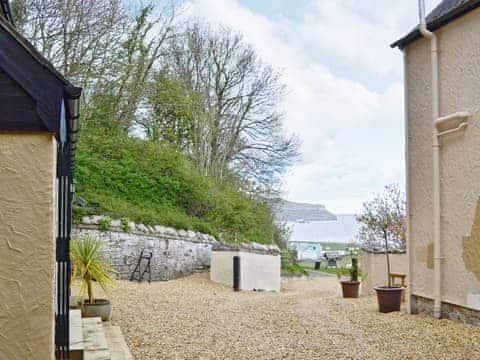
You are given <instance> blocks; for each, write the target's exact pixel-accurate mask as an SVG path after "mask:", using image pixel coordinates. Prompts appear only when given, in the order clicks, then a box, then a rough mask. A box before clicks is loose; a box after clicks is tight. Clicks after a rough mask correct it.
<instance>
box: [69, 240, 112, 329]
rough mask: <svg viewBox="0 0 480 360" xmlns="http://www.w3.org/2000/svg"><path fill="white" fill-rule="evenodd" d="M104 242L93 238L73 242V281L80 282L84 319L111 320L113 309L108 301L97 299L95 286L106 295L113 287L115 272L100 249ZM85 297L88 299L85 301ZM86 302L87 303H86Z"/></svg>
mask: <svg viewBox="0 0 480 360" xmlns="http://www.w3.org/2000/svg"><path fill="white" fill-rule="evenodd" d="M101 247H102V242H101V241H100V240H97V239H95V238H93V237H91V236H85V237H81V238H80V237H78V238H76V239H75V240H73V241H72V242H71V245H70V248H71V251H70V252H71V259H72V264H73V270H72V280H73V281H75V280H79V281H80V290H79V294H78V295H79V297H80V301H81V304H80V308H81V310H82V316H83V317H100V318H102V320H103V321H107V320H110V317H111V313H112V307H111V303H110V301H109V300H107V299H96V298H95V296H94V284H95V283H97V284H98V285H99V286H100V287H101V288H102V289H103V290H104V292H105V293H107V292H108V288H109V286H111V285H113V283H114V280H113V278H112V275H111V274H112V273H113V270H112V269H111V267H110V266H109V265H108V264H107V263H106V262H105V260H104V258H103V256H102V253H101V252H100V249H101ZM85 295H87V296H88V299H87V300H86V299H85ZM85 300H86V301H85Z"/></svg>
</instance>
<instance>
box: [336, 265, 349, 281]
mask: <svg viewBox="0 0 480 360" xmlns="http://www.w3.org/2000/svg"><path fill="white" fill-rule="evenodd" d="M335 273H336V275H337V278H338V280H340V279H341V278H342V277H343V276H349V275H350V274H351V273H350V269H348V268H346V267H338V268H336V269H335Z"/></svg>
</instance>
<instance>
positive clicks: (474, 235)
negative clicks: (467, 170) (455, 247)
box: [462, 199, 480, 281]
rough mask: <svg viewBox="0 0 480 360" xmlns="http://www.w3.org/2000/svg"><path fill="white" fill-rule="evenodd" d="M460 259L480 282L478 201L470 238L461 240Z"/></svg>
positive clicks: (479, 209)
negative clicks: (461, 258)
mask: <svg viewBox="0 0 480 360" xmlns="http://www.w3.org/2000/svg"><path fill="white" fill-rule="evenodd" d="M462 246H463V251H462V257H463V261H464V263H465V267H466V268H467V270H468V271H470V272H472V273H473V275H475V278H476V279H477V280H479V281H480V261H479V259H480V199H479V200H478V201H477V208H476V210H475V218H474V221H473V225H472V231H471V233H470V236H465V237H464V238H463V244H462Z"/></svg>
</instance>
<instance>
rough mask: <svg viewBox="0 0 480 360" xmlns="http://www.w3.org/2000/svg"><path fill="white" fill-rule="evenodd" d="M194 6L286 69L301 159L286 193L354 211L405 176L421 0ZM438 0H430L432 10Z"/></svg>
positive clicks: (235, 0) (206, 0) (274, 0)
mask: <svg viewBox="0 0 480 360" xmlns="http://www.w3.org/2000/svg"><path fill="white" fill-rule="evenodd" d="M188 2H189V11H190V12H191V13H192V14H194V15H195V16H197V17H199V18H203V19H205V20H207V21H208V22H210V23H222V24H227V25H229V26H230V27H232V28H233V29H234V30H237V31H239V32H241V33H243V34H244V36H245V39H246V40H247V41H248V42H250V43H251V44H252V45H253V46H254V47H255V48H256V49H257V51H258V53H259V55H260V57H261V58H263V60H264V61H266V62H268V63H270V64H272V65H273V66H275V67H276V68H277V69H279V70H281V71H282V72H283V74H284V75H283V80H284V82H285V83H286V84H287V86H288V95H287V97H286V99H285V102H284V104H283V106H284V111H285V115H286V117H285V125H286V127H287V129H289V130H290V131H293V132H295V133H296V134H297V135H298V136H299V137H300V139H301V141H302V147H301V152H302V154H303V155H302V159H301V162H299V163H298V165H296V166H295V167H293V168H291V169H290V171H289V173H288V174H287V176H286V178H285V186H284V187H285V195H284V197H285V198H286V199H288V200H292V201H300V202H309V203H321V204H325V205H326V206H327V208H328V209H330V210H332V211H333V212H336V213H354V212H358V211H360V210H361V208H362V203H363V202H364V201H365V200H368V199H369V198H371V197H372V195H374V194H375V193H377V192H379V191H381V190H382V188H383V186H384V185H386V184H390V183H394V182H397V183H400V184H402V186H403V184H404V181H405V179H404V177H405V176H404V129H403V127H404V124H403V80H402V77H403V73H402V72H403V65H402V54H401V52H400V51H399V50H397V49H390V47H389V44H390V43H392V42H393V41H394V40H396V39H397V38H399V37H400V36H402V35H404V34H405V33H406V32H408V30H410V29H411V28H412V27H413V26H415V25H416V23H417V21H418V20H417V16H418V15H417V14H418V11H417V1H416V0H388V1H386V0H190V1H188ZM439 2H440V1H439V0H427V1H426V3H427V10H431V9H432V8H433V6H434V5H436V4H438V3H439Z"/></svg>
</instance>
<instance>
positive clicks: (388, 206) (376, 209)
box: [357, 185, 406, 286]
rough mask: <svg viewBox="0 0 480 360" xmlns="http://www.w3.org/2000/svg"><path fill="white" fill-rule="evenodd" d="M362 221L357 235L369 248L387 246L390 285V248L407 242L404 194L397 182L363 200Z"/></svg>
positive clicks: (359, 220)
mask: <svg viewBox="0 0 480 360" xmlns="http://www.w3.org/2000/svg"><path fill="white" fill-rule="evenodd" d="M357 221H358V222H359V223H361V224H362V225H361V227H360V229H359V233H358V238H359V239H360V241H361V242H362V244H363V245H364V246H366V247H368V248H384V250H385V254H386V257H387V272H388V275H387V276H388V286H391V281H390V258H389V251H390V250H391V247H392V246H394V247H396V249H397V250H398V249H400V250H403V249H405V246H406V202H405V194H404V193H403V192H402V191H401V190H400V187H399V186H398V185H389V186H386V187H385V191H384V192H383V193H382V194H380V195H377V196H376V197H375V198H374V199H373V200H372V201H368V202H366V203H364V204H363V213H362V214H361V215H360V216H358V217H357Z"/></svg>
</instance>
